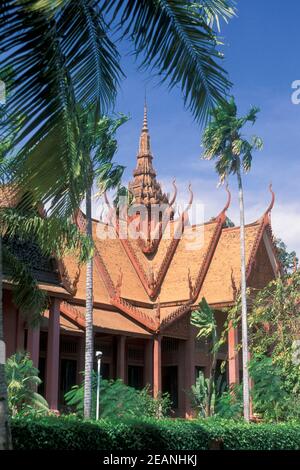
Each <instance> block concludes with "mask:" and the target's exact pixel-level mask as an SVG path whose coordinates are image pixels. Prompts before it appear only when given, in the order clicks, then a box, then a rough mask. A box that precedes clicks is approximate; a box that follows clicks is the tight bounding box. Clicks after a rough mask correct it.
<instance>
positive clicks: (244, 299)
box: [237, 165, 250, 421]
mask: <svg viewBox="0 0 300 470" xmlns="http://www.w3.org/2000/svg"><path fill="white" fill-rule="evenodd" d="M237 179H238V188H239V207H240V245H241V246H240V249H241V299H242V357H243V401H244V418H245V420H246V421H249V419H250V395H249V373H248V357H249V354H248V322H247V297H246V250H245V211H244V193H243V183H242V177H241V170H240V165H239V168H238V170H237Z"/></svg>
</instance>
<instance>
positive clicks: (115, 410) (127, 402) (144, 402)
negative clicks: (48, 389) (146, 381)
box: [65, 372, 171, 419]
mask: <svg viewBox="0 0 300 470" xmlns="http://www.w3.org/2000/svg"><path fill="white" fill-rule="evenodd" d="M100 383H101V386H100V416H101V417H102V418H110V419H113V418H114V419H115V418H116V419H120V418H125V417H127V418H128V417H133V416H138V417H161V416H165V415H166V414H167V413H168V411H169V409H170V404H171V402H170V399H169V397H168V395H167V394H163V395H162V396H161V397H160V398H158V399H153V398H152V397H151V396H150V394H149V390H148V388H144V389H143V390H136V389H135V388H133V387H129V386H128V385H125V384H124V383H123V382H122V380H120V379H117V380H104V379H101V382H100ZM96 388H97V375H96V373H95V372H93V377H92V416H93V417H96ZM83 397H84V385H83V384H81V385H75V386H74V387H72V389H71V390H70V391H69V392H67V393H66V394H65V400H66V403H67V405H68V406H69V407H71V409H72V408H73V409H74V411H75V412H76V414H77V415H78V416H80V417H82V416H83Z"/></svg>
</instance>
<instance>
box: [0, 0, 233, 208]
mask: <svg viewBox="0 0 300 470" xmlns="http://www.w3.org/2000/svg"><path fill="white" fill-rule="evenodd" d="M233 14H234V8H233V2H231V0H210V1H209V2H208V1H206V2H205V4H204V5H201V6H200V5H199V4H198V3H196V2H193V3H191V2H188V3H187V2H182V1H181V0H175V1H168V0H164V1H160V2H156V1H155V2H154V1H149V2H144V1H143V2H140V1H137V0H134V1H128V0H118V1H117V2H111V1H107V0H101V1H96V2H95V1H94V0H78V1H76V2H74V1H72V0H55V1H51V2H46V1H42V0H41V1H36V0H27V1H26V2H23V1H21V2H20V1H17V0H8V1H6V2H5V3H3V2H2V3H1V4H0V18H1V32H0V42H1V52H2V57H1V59H2V67H3V70H6V71H7V73H6V77H5V79H6V82H7V83H8V84H9V92H10V91H11V90H12V91H13V92H12V93H10V95H11V99H9V100H7V104H6V108H7V115H9V116H11V117H12V118H15V117H17V116H19V115H21V116H22V123H21V125H20V127H19V129H18V132H17V134H16V136H15V137H14V139H13V142H12V145H11V149H12V150H13V149H15V148H18V155H17V158H16V159H15V161H14V163H15V167H16V168H17V170H18V171H17V175H18V178H19V181H20V182H21V184H22V186H23V187H24V188H26V189H27V190H29V189H30V190H31V191H32V192H33V193H34V197H35V201H43V202H44V203H45V202H48V203H51V204H52V207H53V209H55V211H56V212H57V213H59V214H61V215H62V214H64V215H66V214H67V215H70V214H71V213H72V212H73V211H74V210H76V209H77V208H78V206H79V204H80V201H81V199H82V189H83V188H82V181H81V178H80V176H81V175H82V174H84V172H85V168H86V167H87V166H88V165H86V155H84V154H83V153H82V151H81V145H80V140H81V135H82V134H81V128H80V122H79V121H78V119H77V117H76V114H77V110H78V107H79V108H80V109H85V110H86V109H90V110H91V112H92V113H93V114H94V116H95V119H98V118H99V117H100V116H103V115H104V114H105V113H107V112H108V111H109V110H110V109H112V108H113V105H114V102H115V97H116V92H117V88H118V84H119V81H120V78H121V77H122V76H123V74H122V71H121V68H120V63H119V62H120V56H119V52H118V50H117V47H116V43H115V41H114V42H113V41H112V40H111V39H110V29H113V31H114V32H116V31H119V30H121V31H122V34H121V35H122V37H124V36H125V37H127V38H129V39H130V41H131V43H132V45H133V52H134V53H135V54H136V55H137V56H139V57H141V58H142V62H141V65H142V66H144V67H150V68H152V67H154V68H155V69H156V71H157V72H158V74H159V76H160V77H161V78H162V81H167V83H168V84H169V86H170V87H171V88H172V87H174V86H177V85H181V89H182V92H183V96H184V100H185V103H186V105H187V106H188V107H189V108H190V109H191V111H192V113H193V114H194V116H195V117H196V118H197V119H199V120H203V119H205V118H206V117H207V115H208V112H209V110H210V109H211V108H212V107H213V106H215V105H216V103H219V102H220V101H222V99H223V96H224V95H225V94H226V93H227V91H228V89H229V87H230V85H231V84H230V82H229V80H228V78H227V74H226V72H225V71H224V70H223V68H222V67H221V65H220V63H221V61H222V59H223V55H222V54H221V53H220V51H219V46H220V42H219V41H218V39H217V36H216V34H215V32H214V31H213V29H212V20H214V21H217V20H218V18H226V19H228V18H229V17H231V16H232V15H233ZM12 70H13V71H12ZM24 77H25V79H24ZM29 83H30V86H29V85H28V84H29Z"/></svg>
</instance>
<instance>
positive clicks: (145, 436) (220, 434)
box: [12, 416, 300, 451]
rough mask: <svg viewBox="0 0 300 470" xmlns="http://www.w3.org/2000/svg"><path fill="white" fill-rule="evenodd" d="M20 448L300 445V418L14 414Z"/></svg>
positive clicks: (264, 447)
mask: <svg viewBox="0 0 300 470" xmlns="http://www.w3.org/2000/svg"><path fill="white" fill-rule="evenodd" d="M12 436H13V445H14V448H15V449H16V450H22V449H23V450H25V449H26V450H33V449H53V450H64V449H66V450H110V451H116V450H122V451H128V450H144V451H145V450H148V451H154V450H159V451H167V450H205V449H209V448H210V446H211V444H212V442H213V441H220V442H222V443H223V447H224V449H226V450H283V449H286V450H288V449H293V450H299V449H300V423H284V424H245V423H243V422H234V421H225V420H217V419H214V418H212V419H208V420H194V421H185V420H180V419H174V420H173V419H161V420H154V419H144V420H139V419H131V420H120V421H111V420H104V419H102V420H100V421H99V422H95V421H82V420H80V419H78V418H76V417H72V416H68V417H42V418H39V419H37V418H32V417H30V418H28V417H22V416H18V417H16V418H13V420H12Z"/></svg>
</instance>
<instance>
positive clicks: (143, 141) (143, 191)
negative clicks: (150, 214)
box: [129, 98, 168, 208]
mask: <svg viewBox="0 0 300 470" xmlns="http://www.w3.org/2000/svg"><path fill="white" fill-rule="evenodd" d="M147 111H148V110H147V103H146V98H145V103H144V119H143V127H142V131H141V135H140V142H139V151H138V154H137V165H136V168H135V170H134V172H133V177H134V179H133V181H131V183H129V190H130V191H131V193H132V194H133V196H134V199H135V202H136V203H137V204H144V205H145V206H147V207H148V208H150V206H151V204H161V203H165V204H167V203H168V198H167V196H166V195H165V194H163V193H162V190H161V187H160V184H159V183H158V182H157V181H156V172H155V170H154V168H153V165H152V160H153V156H152V152H151V146H150V135H149V129H148V115H147Z"/></svg>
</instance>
